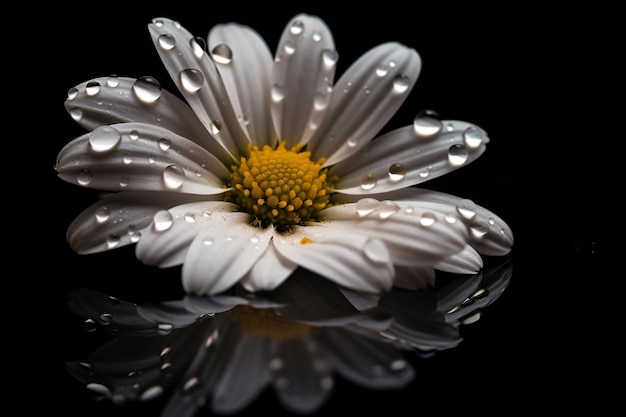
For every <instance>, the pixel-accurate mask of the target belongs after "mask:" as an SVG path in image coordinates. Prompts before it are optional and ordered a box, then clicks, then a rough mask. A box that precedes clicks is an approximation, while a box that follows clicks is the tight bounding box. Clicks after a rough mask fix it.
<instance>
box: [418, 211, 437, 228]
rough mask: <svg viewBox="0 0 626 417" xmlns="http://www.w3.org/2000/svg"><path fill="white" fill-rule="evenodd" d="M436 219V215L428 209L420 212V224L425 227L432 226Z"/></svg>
mask: <svg viewBox="0 0 626 417" xmlns="http://www.w3.org/2000/svg"><path fill="white" fill-rule="evenodd" d="M436 221H437V217H436V216H435V214H434V213H431V212H429V211H427V212H424V213H422V216H421V217H420V224H421V225H422V226H425V227H429V226H432V225H433V224H435V222H436Z"/></svg>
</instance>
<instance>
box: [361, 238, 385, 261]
mask: <svg viewBox="0 0 626 417" xmlns="http://www.w3.org/2000/svg"><path fill="white" fill-rule="evenodd" d="M385 249H386V248H385V243H384V242H382V241H381V240H378V239H370V240H368V241H367V242H365V245H364V246H363V253H364V254H365V256H366V257H367V258H368V259H369V260H371V261H374V262H387V261H388V260H389V259H388V257H387V256H385V254H386V253H387V252H386V250H385Z"/></svg>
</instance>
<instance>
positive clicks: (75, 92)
mask: <svg viewBox="0 0 626 417" xmlns="http://www.w3.org/2000/svg"><path fill="white" fill-rule="evenodd" d="M77 95H78V89H77V88H76V87H72V88H70V89H69V90H68V91H67V100H73V99H75V98H76V96H77Z"/></svg>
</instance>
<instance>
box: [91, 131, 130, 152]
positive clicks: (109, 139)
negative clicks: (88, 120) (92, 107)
mask: <svg viewBox="0 0 626 417" xmlns="http://www.w3.org/2000/svg"><path fill="white" fill-rule="evenodd" d="M121 139H122V136H121V135H120V132H118V131H117V129H115V128H113V127H111V126H99V127H97V128H96V129H95V130H93V131H92V132H91V133H90V134H89V144H90V145H91V149H92V150H94V151H96V152H105V151H108V150H111V149H113V147H115V145H117V144H118V143H119V142H120V140H121Z"/></svg>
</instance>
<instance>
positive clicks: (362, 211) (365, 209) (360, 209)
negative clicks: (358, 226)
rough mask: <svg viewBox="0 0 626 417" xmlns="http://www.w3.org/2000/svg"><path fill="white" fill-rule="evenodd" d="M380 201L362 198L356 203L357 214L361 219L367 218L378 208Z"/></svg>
mask: <svg viewBox="0 0 626 417" xmlns="http://www.w3.org/2000/svg"><path fill="white" fill-rule="evenodd" d="M379 204H380V201H378V200H376V199H375V198H362V199H360V200H359V201H357V202H356V212H357V214H358V215H359V217H365V216H367V215H368V214H370V213H372V212H373V211H375V210H376V209H377V208H378V205H379Z"/></svg>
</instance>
